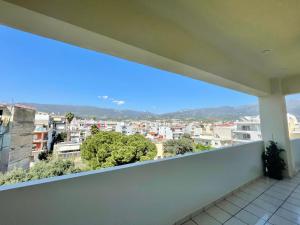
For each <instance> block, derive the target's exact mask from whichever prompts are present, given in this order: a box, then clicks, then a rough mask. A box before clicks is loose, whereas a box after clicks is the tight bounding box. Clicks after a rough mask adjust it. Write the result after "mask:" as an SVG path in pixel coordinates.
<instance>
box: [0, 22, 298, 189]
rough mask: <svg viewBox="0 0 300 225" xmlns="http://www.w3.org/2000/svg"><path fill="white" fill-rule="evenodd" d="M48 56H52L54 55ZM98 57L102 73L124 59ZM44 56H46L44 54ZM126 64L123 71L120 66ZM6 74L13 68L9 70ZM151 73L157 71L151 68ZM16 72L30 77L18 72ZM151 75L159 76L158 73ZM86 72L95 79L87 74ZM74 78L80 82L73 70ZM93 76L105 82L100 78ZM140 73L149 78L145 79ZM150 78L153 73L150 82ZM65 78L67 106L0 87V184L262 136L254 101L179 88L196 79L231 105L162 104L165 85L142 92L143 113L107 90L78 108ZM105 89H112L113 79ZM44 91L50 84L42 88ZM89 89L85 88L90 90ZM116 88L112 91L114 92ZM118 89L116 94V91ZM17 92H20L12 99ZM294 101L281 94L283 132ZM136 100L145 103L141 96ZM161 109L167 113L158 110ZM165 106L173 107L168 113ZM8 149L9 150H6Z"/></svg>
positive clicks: (293, 119) (294, 132)
mask: <svg viewBox="0 0 300 225" xmlns="http://www.w3.org/2000/svg"><path fill="white" fill-rule="evenodd" d="M1 32H2V34H3V36H4V37H5V36H7V37H9V36H10V35H11V36H12V37H13V39H12V41H20V39H19V38H20V37H23V38H36V37H34V36H33V37H30V35H29V34H26V33H21V32H17V31H14V30H12V29H9V28H5V27H1ZM41 41H42V43H43V45H41V46H40V50H39V51H51V50H49V49H47V48H49V46H47V45H53V43H52V42H50V44H49V43H48V42H49V41H48V40H46V39H45V40H44V39H42V40H41ZM23 45H24V48H26V47H27V45H28V44H26V43H24V44H23ZM59 45H60V44H59ZM64 48H65V49H66V50H65V51H66V52H67V51H70V49H72V48H73V47H70V46H64ZM14 54H18V55H20V56H22V54H23V53H20V52H18V51H16V52H15V53H14ZM52 54H54V55H55V54H56V53H52ZM86 54H88V52H86ZM31 57H32V59H34V58H35V57H37V56H35V54H32V56H31ZM106 58H107V59H106ZM101 59H102V60H103V61H104V62H103V63H105V60H106V61H107V64H106V65H105V67H106V69H105V71H109V70H110V69H111V68H112V67H111V66H112V63H113V62H114V60H115V63H117V64H118V63H119V65H120V69H118V70H117V71H118V72H122V71H121V68H124V65H123V64H124V63H125V64H126V63H127V62H122V61H118V59H111V58H109V56H101ZM50 60H53V58H49V61H50ZM21 64H22V63H21ZM46 64H47V63H46ZM127 64H128V63H127ZM127 64H126V66H127V67H130V68H129V69H137V70H139V71H140V73H146V74H147V73H149V71H148V70H149V68H145V70H146V71H147V72H145V71H143V69H144V68H140V65H138V64H133V63H129V66H128V65H127ZM117 66H118V65H117ZM45 69H47V68H45ZM126 69H127V70H128V68H126ZM51 70H52V69H50V71H51ZM28 71H29V72H30V73H32V74H33V76H34V77H36V75H35V73H36V72H35V71H32V69H29V70H28ZM8 72H10V73H14V69H13V70H11V69H10V70H8ZM130 72H131V71H130ZM150 72H151V70H150ZM152 72H156V73H157V71H152ZM167 75H168V74H167ZM13 76H15V75H13ZM17 76H19V75H17ZM17 76H16V77H17ZM24 76H31V75H30V74H28V75H25V74H24ZM159 76H166V74H160V75H159ZM50 77H51V76H50ZM52 77H53V79H58V76H57V75H52ZM90 77H91V78H93V79H96V77H94V75H91V76H90ZM117 77H118V76H117ZM78 78H79V79H80V80H81V78H80V75H79V77H78ZM134 78H135V79H137V80H138V83H139V84H140V82H142V80H140V79H138V78H136V76H134ZM5 79H6V80H7V82H15V84H16V85H17V86H19V85H21V83H19V82H18V81H14V80H13V77H12V78H9V77H7V78H5ZM98 79H100V81H101V79H102V80H103V81H105V82H108V83H110V82H111V81H109V80H107V78H104V77H103V78H101V77H100V78H98ZM114 79H116V78H112V81H113V83H114ZM147 79H150V80H151V78H147ZM10 80H11V81H10ZM43 80H45V77H39V78H37V79H36V80H34V81H33V83H32V85H37V83H35V81H39V82H42V81H43ZM186 80H190V79H189V78H180V79H179V80H178V82H180V84H179V83H178V84H175V83H174V85H182V84H181V83H182V82H183V83H184V82H187V81H186ZM157 81H158V80H157V78H155V81H154V82H157ZM162 81H163V82H166V83H164V84H161V85H163V86H164V85H168V83H167V79H166V78H163V79H162ZM44 82H47V81H46V80H45V81H44ZM82 82H84V79H83V80H82ZM151 82H152V81H151ZM72 83H73V85H78V84H77V82H74V81H73V82H72V81H71V82H70V87H67V89H69V91H68V92H69V93H64V91H65V89H66V87H65V86H64V87H63V89H62V92H61V94H62V96H65V94H66V98H69V99H70V102H69V103H72V104H73V105H70V104H68V102H66V104H61V103H60V104H51V102H53V101H57V102H59V100H58V98H57V97H52V96H51V95H47V94H42V95H43V96H45V97H42V98H41V97H40V98H37V96H35V95H33V96H32V97H31V98H29V99H25V98H23V96H22V95H24V93H26V91H27V90H26V89H24V88H20V89H19V90H18V91H16V93H17V95H14V93H13V92H11V93H9V92H7V94H6V96H9V97H10V98H11V99H15V100H14V101H16V103H7V102H6V103H5V100H7V99H8V97H5V96H3V97H4V98H3V99H2V102H3V103H2V104H1V105H0V121H1V126H0V127H1V136H0V143H1V165H0V168H1V171H2V173H1V174H2V175H1V179H0V182H1V184H12V183H18V182H23V181H28V180H34V179H42V178H47V177H52V176H60V175H64V174H70V173H78V172H82V171H89V170H95V169H101V168H107V167H114V166H120V165H125V164H130V163H135V162H140V161H145V160H160V159H164V158H169V157H173V156H176V155H184V154H191V153H195V152H202V151H211V150H217V149H219V148H222V147H226V146H232V145H238V144H244V143H249V142H253V141H259V140H261V139H262V135H261V128H260V118H259V110H258V106H257V105H256V104H257V103H255V102H256V99H253V98H252V97H250V96H247V95H244V94H239V93H235V92H232V91H228V90H226V89H221V88H219V89H216V88H215V87H214V86H211V87H209V86H207V84H204V83H200V81H193V82H192V83H189V82H187V83H186V84H184V85H185V86H183V87H182V88H183V89H184V90H186V89H188V88H189V85H193V86H195V85H197V83H199V84H200V86H201V85H202V86H203V87H204V88H205V89H208V90H209V89H212V90H211V91H215V93H214V94H213V95H216V96H221V95H222V94H225V95H229V96H230V97H233V98H236V99H237V102H238V103H236V105H234V106H232V105H229V106H224V104H226V99H224V100H223V99H222V100H223V101H220V100H216V98H214V97H210V101H211V102H212V103H213V102H215V103H214V104H215V105H208V106H210V107H208V106H207V107H203V106H201V105H199V108H192V109H183V108H182V106H179V107H176V104H173V103H169V102H168V104H165V106H164V105H163V104H164V102H163V101H161V100H158V99H157V97H158V96H160V95H161V94H165V95H166V94H167V92H169V91H171V90H172V88H171V89H170V88H169V90H168V91H166V93H159V94H158V95H157V94H154V93H153V94H151V95H156V96H153V98H149V97H148V98H149V100H148V101H149V103H148V107H150V108H148V109H146V108H145V110H144V111H142V110H138V109H139V107H140V106H139V105H136V106H135V107H133V108H132V109H130V108H129V109H128V108H126V105H127V104H128V101H125V100H120V99H116V98H113V97H110V96H108V95H98V96H96V99H97V101H98V105H94V106H80V105H75V102H74V98H73V97H72V94H74V97H75V96H76V97H77V96H78V97H79V96H80V95H78V94H77V91H76V92H74V91H73V90H72V89H70V88H72V86H71V85H72ZM44 84H45V85H46V84H47V83H44ZM57 85H58V86H57V92H60V89H59V88H60V87H59V84H58V83H57ZM136 85H137V84H134V83H133V84H130V86H129V87H128V88H127V90H129V89H130V92H132V90H134V89H135V88H136ZM144 85H145V84H144ZM146 86H147V84H146ZM45 87H46V86H45ZM112 87H113V88H114V85H113V86H112ZM117 88H118V85H117ZM38 90H39V91H40V92H41V91H44V90H43V88H38ZM46 90H47V91H49V90H51V89H49V88H47V89H46ZM96 90H97V88H96ZM150 90H151V89H149V91H150ZM94 91H95V90H92V92H94ZM101 92H103V90H101ZM116 92H120V90H119V91H116ZM184 92H185V91H184ZM184 92H182V93H184ZM120 93H121V94H124V93H123V92H120ZM120 93H119V95H120ZM138 93H141V94H143V93H144V92H143V90H138ZM138 93H137V95H138ZM20 94H21V96H22V97H21V96H20V97H18V95H20ZM54 95H55V94H54ZM84 95H86V94H84ZM125 95H126V94H125ZM132 95H133V97H134V99H135V100H136V99H137V95H135V92H134V91H133V93H132ZM184 95H186V94H184ZM229 96H228V97H229ZM76 97H75V98H76ZM163 97H165V96H163ZM186 97H187V98H188V99H182V100H181V101H182V103H181V102H180V103H179V105H184V104H185V102H187V100H189V101H191V100H192V101H191V104H193V101H195V100H194V96H193V95H190V96H186ZM178 98H182V96H181V94H179V95H178ZM34 99H39V101H44V102H50V104H49V103H48V104H47V103H44V102H39V103H26V101H27V102H28V101H29V102H31V101H32V100H34ZM199 99H200V100H201V101H202V99H203V96H201V95H200V96H199ZM298 99H299V98H298V96H293V97H289V98H288V99H287V104H288V110H289V111H291V113H288V114H287V118H288V126H289V136H290V138H300V124H299V122H298V119H297V117H298V116H299V115H300V101H299V100H298ZM17 100H18V101H17ZM20 101H22V102H20ZM248 102H249V103H248ZM245 103H248V104H245ZM101 104H102V106H101ZM161 104H162V105H161ZM197 104H199V103H197ZM205 104H207V103H205ZM141 105H144V107H147V104H145V103H144V102H143V103H141ZM154 105H161V107H158V106H155V107H154ZM166 107H169V109H167V108H166ZM166 109H167V111H165V110H166ZM171 109H173V110H174V111H170V110H171ZM148 110H149V111H148ZM20 137H22V138H20ZM11 148H14V149H15V150H14V151H11Z"/></svg>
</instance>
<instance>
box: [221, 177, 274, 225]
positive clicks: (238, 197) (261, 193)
mask: <svg viewBox="0 0 300 225" xmlns="http://www.w3.org/2000/svg"><path fill="white" fill-rule="evenodd" d="M276 183H277V181H275V182H274V183H273V184H271V185H270V186H269V187H267V188H266V189H265V190H264V191H263V192H262V193H261V194H259V195H258V196H257V197H256V198H254V199H253V200H252V201H250V202H249V203H248V204H246V205H245V206H244V207H242V208H241V209H240V210H239V211H238V212H237V213H235V214H234V215H233V216H232V217H235V216H236V215H237V214H238V213H240V212H241V211H243V210H244V209H245V208H246V207H247V206H248V205H250V204H251V203H252V202H254V201H255V200H256V199H258V198H259V197H260V196H261V195H263V194H264V193H265V192H266V191H267V190H269V189H270V188H271V187H273V186H274V185H275V184H276ZM236 197H238V196H236ZM238 198H239V197H238ZM241 199H242V198H241ZM243 200H244V199H243ZM232 204H234V203H232ZM234 205H235V204H234ZM238 207H239V206H238ZM239 208H240V207H239ZM245 211H247V210H245ZM247 212H248V211H247ZM249 213H251V212H249ZM251 214H252V215H254V214H253V213H251ZM254 216H256V215H254ZM232 217H230V218H229V219H228V220H230V219H231V218H232ZM256 217H257V216H256ZM235 218H236V219H238V220H239V221H241V222H243V223H245V222H244V221H242V220H240V219H239V218H237V217H235ZM257 218H258V217H257ZM270 218H271V217H270ZM228 220H226V221H225V222H224V223H223V224H225V223H226V222H227V221H228ZM266 222H267V221H266Z"/></svg>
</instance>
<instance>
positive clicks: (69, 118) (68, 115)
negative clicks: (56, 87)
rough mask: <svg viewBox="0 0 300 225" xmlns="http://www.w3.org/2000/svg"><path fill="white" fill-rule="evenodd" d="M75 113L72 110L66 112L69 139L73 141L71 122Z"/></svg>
mask: <svg viewBox="0 0 300 225" xmlns="http://www.w3.org/2000/svg"><path fill="white" fill-rule="evenodd" d="M74 116H75V115H74V114H73V113H71V112H68V113H67V114H66V116H65V117H66V119H67V141H71V131H70V124H71V122H72V120H73V119H74Z"/></svg>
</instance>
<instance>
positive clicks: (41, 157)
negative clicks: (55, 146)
mask: <svg viewBox="0 0 300 225" xmlns="http://www.w3.org/2000/svg"><path fill="white" fill-rule="evenodd" d="M48 156H49V153H48V152H45V151H42V152H40V153H39V155H38V159H39V160H47V159H48Z"/></svg>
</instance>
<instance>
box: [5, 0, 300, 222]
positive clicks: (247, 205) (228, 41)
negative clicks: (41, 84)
mask: <svg viewBox="0 0 300 225" xmlns="http://www.w3.org/2000/svg"><path fill="white" fill-rule="evenodd" d="M299 10H300V4H299V2H297V1H292V0H286V1H272V0H270V1H263V2H262V1H259V0H253V1H248V2H242V1H237V0H229V1H214V0H210V1H197V0H189V1H180V0H173V1H169V0H165V1H159V0H153V1H145V0H131V1H118V2H116V1H109V0H102V1H80V0H73V1H72V3H70V1H58V0H52V1H48V0H44V1H36V0H27V1H21V0H0V23H2V24H5V25H7V26H11V27H14V28H17V29H20V30H24V31H27V32H31V33H34V34H37V35H41V36H45V37H48V38H52V39H55V40H59V41H63V42H66V43H70V44H73V45H77V46H79V47H82V48H88V49H91V50H94V51H99V52H104V53H107V54H111V55H115V56H118V57H122V58H125V59H128V60H131V61H135V62H139V63H142V64H146V65H150V66H153V67H157V68H160V69H164V70H168V71H172V72H175V73H178V74H182V75H185V76H188V77H191V78H194V79H199V80H203V81H206V82H210V83H213V84H217V85H220V86H223V87H228V88H232V89H234V90H237V91H241V92H245V93H248V94H252V95H255V96H258V98H259V106H260V119H261V128H262V137H263V141H258V142H253V143H247V144H242V145H237V146H233V147H226V148H221V149H218V150H214V151H209V152H204V153H195V154H190V155H184V156H180V157H174V158H170V159H162V160H157V161H153V162H143V163H137V164H132V165H126V166H121V167H116V168H109V169H104V170H100V171H92V172H85V173H80V174H75V175H68V176H64V177H58V178H50V179H45V180H39V181H32V182H27V183H22V184H17V185H11V186H3V187H0V199H1V203H2V204H1V205H0V218H1V219H0V221H1V222H0V223H1V224H4V225H11V224H14V225H15V224H17V225H19V224H22V225H35V224H36V225H40V224H53V225H54V224H56V225H57V224H63V225H67V224H72V225H82V224H91V225H92V224H105V225H110V224H112V225H116V224H122V225H125V224H128V225H141V224H143V225H170V224H185V225H191V224H201V225H203V224H204V225H209V224H268V223H269V224H299V220H298V217H299V216H300V210H299V200H298V198H299V188H298V185H299V181H300V180H299V175H297V172H298V170H299V168H300V140H298V139H295V140H290V139H289V134H288V123H287V117H286V115H287V112H286V103H285V96H286V95H289V94H293V93H298V92H300V85H299V84H300V65H299V62H298V59H299V58H300V49H299V46H300V45H299V44H300V41H299V34H300V30H299V21H300V14H299ZM29 79H30V78H29ZM269 140H275V141H276V142H278V143H279V144H280V146H281V147H283V148H284V149H285V150H286V151H285V155H284V157H285V161H286V163H287V170H286V173H285V175H286V177H287V178H286V180H284V181H272V180H268V179H265V178H262V163H261V153H262V151H263V149H264V147H265V144H266V143H267V142H268V141H269ZM224 198H225V200H222V199H224ZM203 210H204V211H203Z"/></svg>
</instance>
